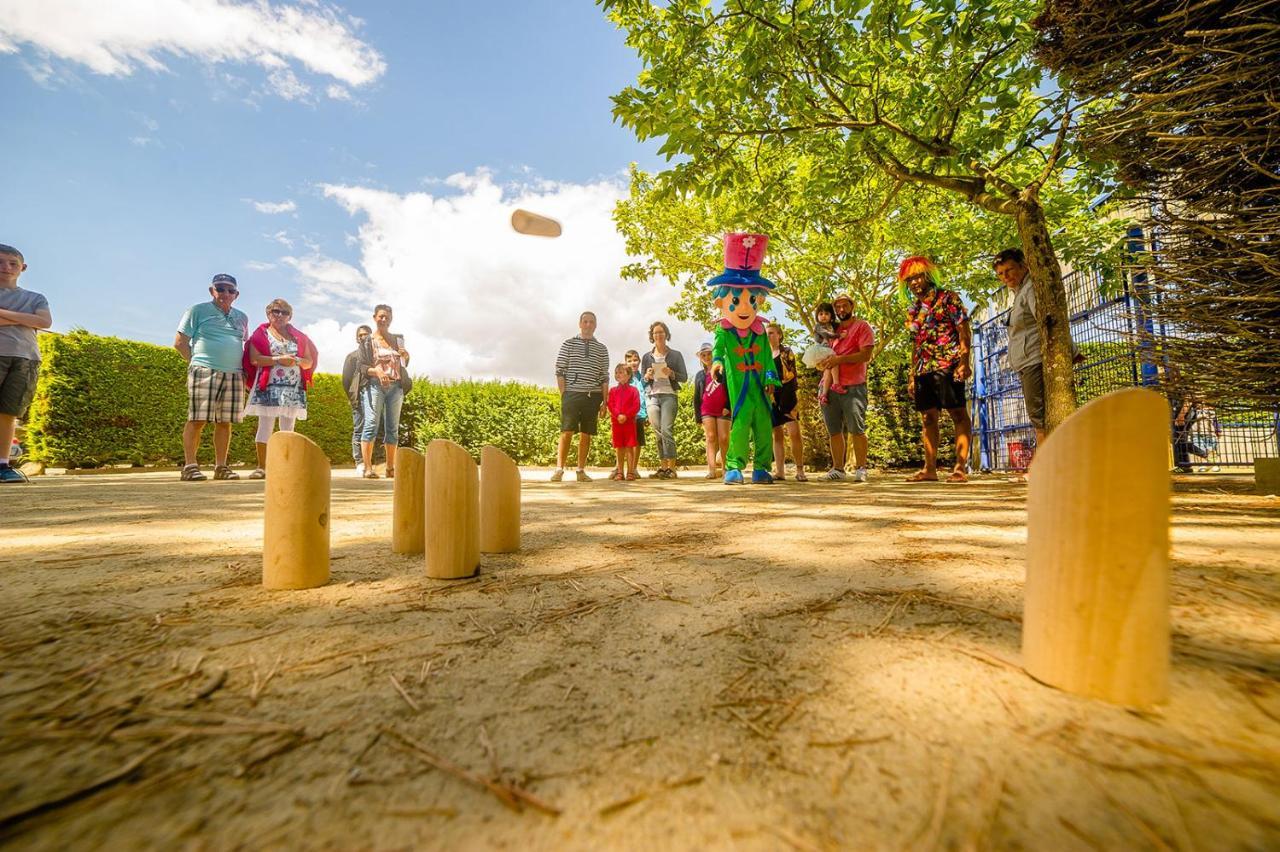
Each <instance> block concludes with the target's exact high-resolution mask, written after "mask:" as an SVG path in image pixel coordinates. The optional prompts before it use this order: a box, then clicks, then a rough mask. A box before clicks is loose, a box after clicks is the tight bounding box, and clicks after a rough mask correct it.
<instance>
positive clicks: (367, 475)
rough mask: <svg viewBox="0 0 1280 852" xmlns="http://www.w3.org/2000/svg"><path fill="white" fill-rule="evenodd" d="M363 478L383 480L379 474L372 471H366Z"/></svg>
mask: <svg viewBox="0 0 1280 852" xmlns="http://www.w3.org/2000/svg"><path fill="white" fill-rule="evenodd" d="M362 476H363V477H364V478H365V479H381V478H382V477H380V476H378V474H376V473H374V472H373V471H371V470H366V471H365V472H364V473H363V474H362Z"/></svg>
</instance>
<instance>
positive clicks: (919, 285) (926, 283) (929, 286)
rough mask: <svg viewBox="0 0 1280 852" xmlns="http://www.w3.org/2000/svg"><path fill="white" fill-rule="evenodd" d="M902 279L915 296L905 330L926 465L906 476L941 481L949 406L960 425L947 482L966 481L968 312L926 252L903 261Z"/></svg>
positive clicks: (910, 386) (911, 388) (911, 387)
mask: <svg viewBox="0 0 1280 852" xmlns="http://www.w3.org/2000/svg"><path fill="white" fill-rule="evenodd" d="M898 280H899V281H902V282H904V283H905V284H906V285H907V287H908V289H910V290H911V295H913V296H915V297H916V301H915V304H914V305H912V306H911V308H910V309H909V310H908V311H907V332H908V334H910V336H911V374H910V378H909V379H908V383H907V392H908V393H910V394H911V396H912V397H913V398H914V400H915V406H916V411H919V412H920V419H921V421H922V422H923V426H924V428H923V433H924V469H923V470H921V471H920V472H918V473H916V474H914V475H912V476H911V477H909V478H908V479H907V481H908V482H936V481H937V479H938V472H937V467H936V465H937V459H938V412H939V410H940V409H944V408H945V409H946V410H947V414H949V415H951V422H952V423H954V424H955V427H956V466H955V469H954V470H952V472H951V475H950V476H949V477H948V478H947V481H948V482H965V481H967V480H968V477H967V476H966V475H965V474H966V471H967V470H968V468H969V437H970V431H971V428H972V424H971V422H970V420H969V409H968V407H967V406H966V405H965V397H964V383H965V380H967V379H968V378H969V376H970V374H971V372H972V370H971V369H970V363H969V346H970V343H971V341H972V332H971V330H970V328H969V312H968V311H966V310H965V307H964V304H963V303H962V302H961V301H960V297H959V296H958V295H956V294H955V293H954V292H952V291H951V290H943V289H942V288H941V287H940V286H939V278H938V267H937V266H935V265H934V263H933V261H931V260H929V258H927V257H909V258H907V259H906V260H904V261H902V265H901V266H899V267H898Z"/></svg>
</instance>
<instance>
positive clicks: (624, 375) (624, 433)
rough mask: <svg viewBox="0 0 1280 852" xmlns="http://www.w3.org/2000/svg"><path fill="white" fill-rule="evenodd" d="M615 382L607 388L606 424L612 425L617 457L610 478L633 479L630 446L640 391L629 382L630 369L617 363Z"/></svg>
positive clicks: (632, 461)
mask: <svg viewBox="0 0 1280 852" xmlns="http://www.w3.org/2000/svg"><path fill="white" fill-rule="evenodd" d="M613 379H614V381H616V382H617V384H616V385H614V386H613V387H611V388H609V402H608V407H609V423H610V425H612V427H613V451H614V453H615V454H616V455H617V457H618V469H617V470H616V471H614V472H613V473H612V474H611V475H610V478H613V479H628V480H634V479H635V478H636V457H635V455H633V454H632V452H631V449H630V448H631V447H634V446H636V412H638V411H639V410H640V392H639V391H637V390H636V389H635V385H633V384H631V368H630V367H628V366H627V365H626V364H619V365H617V366H616V367H614V368H613Z"/></svg>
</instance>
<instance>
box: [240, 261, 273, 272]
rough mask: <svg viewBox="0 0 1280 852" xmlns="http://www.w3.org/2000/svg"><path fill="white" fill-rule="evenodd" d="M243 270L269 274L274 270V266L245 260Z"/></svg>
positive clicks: (264, 262)
mask: <svg viewBox="0 0 1280 852" xmlns="http://www.w3.org/2000/svg"><path fill="white" fill-rule="evenodd" d="M244 268H245V269H250V270H253V271H254V272H270V271H271V270H273V269H275V268H276V264H274V263H268V262H266V261H263V260H246V261H245V263H244Z"/></svg>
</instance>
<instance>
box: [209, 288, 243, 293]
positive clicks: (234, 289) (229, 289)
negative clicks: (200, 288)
mask: <svg viewBox="0 0 1280 852" xmlns="http://www.w3.org/2000/svg"><path fill="white" fill-rule="evenodd" d="M213 289H215V290H217V291H218V292H219V293H239V292H240V291H239V290H237V289H236V288H235V287H214V288H213Z"/></svg>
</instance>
